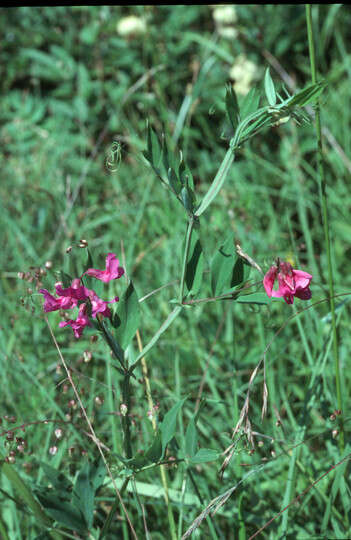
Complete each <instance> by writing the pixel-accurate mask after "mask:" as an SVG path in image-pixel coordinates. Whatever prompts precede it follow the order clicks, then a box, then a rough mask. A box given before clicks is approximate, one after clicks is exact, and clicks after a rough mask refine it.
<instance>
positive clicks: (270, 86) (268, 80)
mask: <svg viewBox="0 0 351 540" xmlns="http://www.w3.org/2000/svg"><path fill="white" fill-rule="evenodd" d="M264 90H265V92H266V97H267V101H268V103H269V104H270V105H271V107H274V105H275V104H276V103H277V96H276V93H275V88H274V83H273V80H272V77H271V74H270V72H269V68H267V69H266V74H265V76H264Z"/></svg>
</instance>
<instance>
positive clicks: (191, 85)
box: [0, 4, 351, 540]
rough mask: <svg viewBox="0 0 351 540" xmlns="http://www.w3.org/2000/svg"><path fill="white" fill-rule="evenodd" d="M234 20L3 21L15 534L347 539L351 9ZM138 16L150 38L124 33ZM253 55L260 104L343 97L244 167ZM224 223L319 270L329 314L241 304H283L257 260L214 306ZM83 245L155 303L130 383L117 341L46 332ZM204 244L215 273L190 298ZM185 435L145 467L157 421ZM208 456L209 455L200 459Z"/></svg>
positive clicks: (4, 476) (143, 308)
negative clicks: (289, 97) (180, 167)
mask: <svg viewBox="0 0 351 540" xmlns="http://www.w3.org/2000/svg"><path fill="white" fill-rule="evenodd" d="M233 13H234V12H233V11H229V12H227V14H226V15H225V19H224V20H220V18H219V15H220V13H219V15H218V11H217V12H216V11H215V10H214V8H213V7H209V6H195V5H193V6H186V8H184V6H129V7H111V6H93V7H80V6H77V7H47V8H43V7H39V8H26V7H21V8H7V9H4V8H3V9H2V17H1V18H0V25H1V29H2V34H3V36H4V40H3V47H2V50H1V52H0V55H1V60H2V61H1V65H2V77H1V83H0V84H1V88H2V107H1V110H0V116H1V130H0V137H1V142H2V144H1V151H0V163H1V171H2V177H3V178H2V182H1V185H0V190H1V198H0V205H1V213H0V219H1V224H2V265H1V285H0V286H1V305H2V313H3V317H2V323H1V332H0V340H1V360H0V362H1V388H2V392H1V407H0V417H1V422H2V423H1V448H0V452H1V456H0V460H1V465H0V467H1V484H0V505H1V506H0V507H1V511H0V536H1V537H4V538H5V539H6V538H10V539H11V540H17V539H22V538H30V539H31V538H33V539H34V538H38V539H39V538H48V537H50V538H51V537H52V538H57V539H58V538H77V537H78V538H91V539H93V538H94V539H98V538H99V539H102V538H108V539H110V538H111V539H112V538H124V539H127V538H135V537H136V538H152V539H153V540H154V539H156V540H157V539H163V538H182V537H183V538H185V537H186V536H187V535H189V536H190V534H191V535H192V537H194V538H196V537H199V538H239V539H240V540H243V539H244V538H247V539H249V538H253V537H254V536H255V535H257V536H259V535H260V536H261V537H262V538H278V537H279V538H285V537H286V538H310V537H321V538H324V537H327V538H347V537H349V536H350V530H349V522H348V514H349V510H350V502H349V501H350V496H349V481H348V469H349V465H348V460H349V456H350V446H349V436H348V434H349V407H348V400H347V396H348V393H349V388H350V377H349V374H348V370H347V359H348V351H349V348H350V344H351V343H350V337H349V332H348V323H347V321H348V315H349V313H350V308H349V305H348V300H349V292H350V290H351V279H350V274H349V272H348V271H347V270H348V266H349V263H348V260H349V255H350V248H349V247H348V246H349V238H350V232H351V226H350V220H349V210H350V205H351V198H350V182H349V178H350V172H351V137H350V130H349V123H350V113H349V109H350V107H349V106H348V104H349V99H350V93H349V87H350V73H351V70H350V67H351V64H350V52H349V40H348V33H349V30H348V29H349V25H350V22H351V11H350V8H349V7H348V6H346V5H339V4H335V5H312V6H308V7H307V13H306V10H305V6H303V5H301V6H299V5H274V6H273V5H264V6H261V5H247V6H245V5H238V6H235V14H236V15H235V16H234V15H233ZM130 15H133V16H136V17H137V18H138V19H139V24H140V20H142V21H143V24H142V29H141V30H140V28H141V27H139V29H137V27H136V29H135V30H134V32H132V33H129V34H123V31H121V26H120V24H121V23H123V19H124V18H125V17H127V16H130ZM216 17H217V18H216ZM124 23H125V21H124ZM122 29H123V26H122ZM308 31H309V39H308ZM121 32H122V33H121ZM228 36H229V37H228ZM230 36H231V37H230ZM312 43H313V44H314V52H313V48H312ZM242 55H244V56H245V57H247V58H248V59H249V60H250V61H251V62H253V63H254V65H255V66H256V67H255V70H254V75H253V78H252V79H251V80H249V82H248V85H249V86H248V87H247V89H248V90H249V88H250V87H251V88H252V87H253V86H255V85H256V88H257V95H259V96H261V101H260V104H258V106H259V107H265V106H267V101H266V96H265V91H264V88H265V73H267V71H266V70H267V68H270V75H271V79H272V81H273V83H274V86H275V88H276V90H277V91H278V92H279V93H280V94H281V95H282V97H283V99H285V94H284V89H283V85H284V86H285V88H286V89H287V90H288V91H289V92H290V93H291V94H294V93H296V92H298V90H299V89H302V88H305V87H306V86H308V85H309V84H311V82H312V83H315V82H317V81H325V82H326V83H327V86H326V87H325V88H324V90H323V92H322V93H321V94H320V96H319V105H318V107H317V109H316V108H315V104H316V100H314V101H313V102H311V103H308V104H307V106H306V107H305V106H304V107H303V108H301V112H302V113H303V114H304V115H306V116H308V117H309V118H310V122H301V121H300V122H299V123H296V122H294V120H293V119H291V118H290V120H289V121H287V122H278V120H281V117H277V118H276V121H275V122H274V123H275V125H274V126H270V127H267V128H265V129H262V130H261V131H260V132H259V133H258V134H257V135H256V134H255V136H252V137H251V136H250V137H249V138H247V139H246V140H245V141H244V142H241V144H240V145H239V147H238V148H236V147H235V152H234V153H233V152H232V150H233V149H234V143H233V146H232V147H231V146H230V140H233V135H234V131H235V129H233V128H235V126H233V122H234V123H235V111H234V112H233V110H232V111H231V112H232V116H231V118H229V117H228V101H227V104H226V95H227V96H228V93H227V94H226V83H237V82H238V81H234V80H233V79H231V75H230V74H231V70H232V68H233V65H234V64H235V63H236V62H237V61H238V58H240V57H241V58H242ZM310 57H311V58H312V64H311V61H310ZM245 69H246V72H245V71H244V73H243V75H242V79H244V78H245V77H246V76H247V73H248V72H249V69H250V66H249V64H246V67H245ZM311 72H312V79H311ZM267 80H268V79H266V91H267V84H268V85H269V83H267ZM234 88H236V89H238V86H237V85H236V84H234ZM239 89H240V87H239ZM237 99H238V106H239V108H240V109H241V114H242V117H244V116H245V115H244V113H243V110H245V107H246V108H247V109H248V108H249V106H248V101H247V100H246V102H245V96H244V95H242V94H240V92H239V91H238V93H237ZM230 103H231V104H232V105H233V102H230ZM313 108H314V111H313ZM319 112H320V118H321V123H320V125H319V126H318V121H319V120H318V118H319ZM271 114H272V113H271V112H269V113H267V115H268V116H267V123H269V122H270V121H271V118H272V117H271V116H270V115H271ZM229 116H230V115H229ZM314 118H316V121H317V131H316V130H315V126H314ZM300 120H301V118H300ZM147 121H148V123H149V125H150V126H152V128H153V130H154V131H153V132H152V133H154V134H157V136H158V137H159V140H160V141H161V134H164V135H165V140H167V144H168V147H169V152H170V155H172V156H175V157H174V159H177V160H178V161H179V158H180V153H179V150H181V152H182V157H183V161H184V162H185V164H186V167H187V170H188V171H190V172H191V175H192V178H193V184H191V182H190V189H191V191H194V192H195V193H196V204H197V207H196V208H197V211H196V210H195V211H194V212H193V210H194V208H191V201H190V202H189V197H190V199H191V191H186V190H185V191H184V192H183V193H182V194H181V193H178V195H179V196H178V200H177V197H175V196H174V194H173V193H171V192H170V190H168V189H167V187H166V189H165V183H164V182H160V181H159V178H158V176H157V175H155V173H154V171H153V170H152V167H150V164H149V163H148V160H147V159H145V155H143V152H144V153H145V151H147V139H148V131H147ZM300 124H301V125H300ZM318 145H319V148H320V147H321V145H323V160H321V157H320V153H318V152H316V148H317V147H318ZM116 149H118V153H115V154H113V152H116ZM226 152H227V157H226ZM234 158H235V159H234ZM223 160H224V161H223ZM221 164H222V167H221ZM322 165H323V169H322ZM214 179H215V182H214V183H213V184H212V187H211V183H212V181H213V180H214ZM320 185H321V186H322V189H321V190H320V189H319V186H320ZM324 188H325V189H324ZM320 194H322V198H321V197H320ZM325 194H326V195H327V197H324V195H325ZM184 205H185V209H186V211H184ZM187 205H188V206H187ZM189 205H190V206H189ZM321 208H322V213H321ZM191 216H193V218H192V217H191ZM326 217H327V218H328V219H327V220H326ZM198 221H199V223H200V227H198ZM187 231H188V234H187ZM229 232H230V233H232V236H233V239H234V241H235V244H239V245H240V246H241V249H242V251H243V252H244V253H246V254H247V255H248V256H249V258H250V259H253V260H254V261H255V262H256V263H257V265H259V266H260V267H261V268H262V270H263V272H264V273H265V272H266V271H267V270H268V268H269V267H270V266H271V265H272V264H273V263H274V260H275V259H276V257H280V258H281V259H282V260H288V261H290V262H291V263H292V264H293V266H294V267H296V268H301V269H303V270H305V271H307V272H310V273H311V274H313V280H312V284H311V289H312V299H311V300H310V301H308V302H307V303H305V302H302V301H300V300H298V299H296V300H295V302H294V305H293V306H291V305H288V304H286V303H285V302H284V301H283V300H282V299H280V300H277V301H270V302H269V304H260V303H257V302H258V299H259V300H260V301H262V299H263V298H265V301H267V302H268V299H267V297H266V296H265V295H264V294H261V296H258V297H257V298H256V303H251V304H248V303H240V299H244V301H245V297H244V296H243V295H244V294H247V293H249V292H254V291H255V290H257V293H263V292H264V290H263V287H262V275H261V274H260V272H259V271H258V270H257V269H255V268H254V267H251V272H250V275H249V278H248V279H249V280H250V281H248V282H246V278H245V281H243V282H242V283H241V284H240V287H241V286H242V285H244V286H246V285H247V284H250V285H252V284H253V283H257V285H256V288H254V289H253V288H251V289H249V290H245V289H244V290H243V291H241V295H240V296H238V297H235V298H230V299H226V300H221V301H215V302H214V301H213V302H212V301H211V302H207V301H206V302H196V300H197V299H199V298H201V299H203V298H212V297H213V296H215V295H214V294H213V287H214V288H216V283H217V281H216V279H217V278H216V276H215V277H213V275H214V273H213V271H212V274H211V268H212V270H213V268H216V267H215V266H212V265H213V264H214V263H213V261H214V255H215V254H216V253H217V252H218V250H219V248H220V247H221V246H222V245H223V244H224V243H225V240H226V238H227V235H228V233H229ZM81 239H86V240H87V242H88V247H89V251H90V253H91V254H92V256H93V261H94V267H95V268H100V267H101V268H102V266H103V261H104V257H105V255H106V254H107V253H108V252H115V253H117V254H118V256H119V258H120V261H121V264H122V265H123V266H124V268H125V269H126V274H127V276H128V277H129V278H131V279H132V282H133V286H134V289H135V294H136V295H137V297H138V299H139V303H138V304H139V306H140V319H138V331H137V332H136V333H135V337H133V339H132V341H131V343H130V344H129V346H128V350H127V353H126V356H125V358H124V359H127V362H128V366H127V367H128V369H129V368H130V366H132V369H131V371H130V373H129V375H130V377H129V379H128V384H127V383H126V379H125V372H124V373H123V369H122V372H121V371H119V370H118V369H116V366H117V367H119V368H121V365H120V364H118V363H117V362H118V360H116V361H115V362H114V360H113V357H111V355H110V352H109V348H108V346H107V344H106V341H104V336H103V334H101V332H100V333H99V332H94V331H93V330H91V331H89V330H88V331H86V332H85V333H84V334H83V336H82V338H81V339H79V340H76V339H75V338H74V337H73V334H71V332H70V330H69V329H67V328H62V329H60V328H59V327H58V323H59V321H60V317H59V316H58V313H57V312H55V313H49V314H48V321H49V327H50V328H51V329H52V332H53V336H54V339H53V337H52V335H51V332H50V330H49V327H48V326H47V324H46V322H45V315H44V314H43V311H42V304H43V301H42V295H41V294H39V292H38V289H39V288H40V287H44V288H47V289H48V290H50V291H53V290H54V283H55V282H57V281H58V279H59V278H60V274H59V272H60V271H64V272H65V273H67V274H70V275H71V276H73V277H74V276H77V275H80V274H81V273H82V271H83V270H84V269H85V268H86V264H87V250H86V248H85V247H79V244H81ZM196 240H199V242H200V243H201V245H202V250H203V253H202V262H201V264H203V276H202V283H201V289H199V294H198V295H197V296H196V295H194V296H189V295H188V293H189V286H188V285H189V274H187V268H189V267H188V266H187V264H188V262H189V257H190V258H191V257H192V256H193V255H194V253H195V252H194V245H195V242H196ZM83 244H84V243H83ZM83 244H81V245H83ZM232 245H233V248H232V249H233V252H232V254H233V253H234V252H235V251H234V250H235V247H234V243H233V244H232ZM69 247H72V249H71V250H68V251H69V252H68V253H67V252H66V250H67V248H69ZM246 262H247V260H246ZM40 269H41V270H40ZM331 270H332V277H331ZM19 272H20V273H21V274H20V277H21V278H22V279H20V278H19V277H18V273H19ZM328 275H329V276H330V278H328ZM196 279H197V280H199V274H197V276H196ZM211 280H212V281H211ZM198 283H199V281H197V282H196V283H195V285H197V284H198ZM195 285H194V282H193V285H192V286H193V287H195ZM126 287H127V282H126V281H125V279H124V278H122V279H120V280H118V281H117V282H111V283H110V284H109V285H107V286H106V288H104V289H101V294H102V290H103V291H104V293H103V294H104V297H105V296H106V298H109V299H110V298H113V297H114V296H115V295H117V294H118V296H120V297H121V298H122V296H123V292H124V291H125V290H126ZM219 294H220V293H219ZM246 300H247V299H246ZM182 304H186V305H182ZM161 325H163V326H161ZM160 327H161V329H160ZM113 331H114V330H113ZM116 332H117V335H118V329H117V330H116ZM94 334H96V335H98V336H99V337H98V339H97V340H96V341H95V339H92V336H93V335H94ZM114 335H115V334H114ZM135 362H136V364H135V367H133V364H134V363H135ZM260 362H261V364H260V369H258V370H257V372H256V371H254V370H255V367H256V366H257V365H258V363H260ZM65 366H66V368H67V369H66V368H65ZM248 397H249V400H248V401H246V400H247V398H248ZM342 398H343V399H342ZM246 403H248V409H247V411H244V412H245V416H243V417H242V418H243V419H244V420H246V421H247V423H246V424H245V423H243V424H242V425H241V426H240V429H239V430H238V431H237V433H236V434H235V437H234V438H233V432H234V429H235V427H236V426H237V424H238V421H239V420H240V418H241V414H242V412H243V407H244V406H245V404H246ZM126 404H127V414H125V409H124V408H123V407H121V405H126ZM263 404H264V405H265V406H266V408H267V410H266V414H265V415H264V416H263V417H262V405H263ZM339 409H341V415H340V414H339ZM246 412H247V414H246ZM341 417H342V423H339V419H340V418H341ZM173 424H174V425H175V427H174V429H175V431H174V436H172V437H171V438H170V440H169V441H168V442H167V448H166V450H165V452H164V455H162V459H158V460H157V459H155V461H156V464H155V463H153V462H152V460H151V461H150V462H149V463H148V464H147V465H145V462H144V464H143V465H140V466H138V463H139V464H142V463H143V457H142V456H143V455H145V453H147V452H148V449H150V446H151V445H152V444H153V443H155V440H156V439H157V436H156V437H155V433H157V428H158V427H159V426H163V428H162V429H163V431H162V434H161V435H162V437H163V441H165V440H167V436H168V435H169V436H170V435H173V432H172V429H173V428H172V426H173ZM123 434H124V436H123ZM126 434H127V439H126ZM16 437H17V440H16ZM22 439H24V440H23V441H22ZM156 443H157V441H156ZM156 443H155V445H156ZM155 448H156V446H155V447H154V452H155V454H154V455H157V451H156V450H155ZM199 449H200V450H201V452H203V453H202V454H200V457H202V459H200V458H199V456H198V458H197V459H194V458H193V459H191V458H190V457H189V456H191V455H193V456H194V455H196V452H198V451H199ZM206 452H207V453H206ZM158 458H160V455H158ZM128 459H129V461H128ZM137 459H139V462H138V461H137ZM133 460H134V461H133ZM106 465H107V467H106ZM87 524H88V527H87Z"/></svg>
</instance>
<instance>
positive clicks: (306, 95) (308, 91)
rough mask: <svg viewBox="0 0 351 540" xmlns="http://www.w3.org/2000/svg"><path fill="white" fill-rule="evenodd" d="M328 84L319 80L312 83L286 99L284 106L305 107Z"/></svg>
mask: <svg viewBox="0 0 351 540" xmlns="http://www.w3.org/2000/svg"><path fill="white" fill-rule="evenodd" d="M326 86H327V83H326V82H325V81H319V82H318V83H316V84H311V85H309V86H307V87H306V88H304V89H303V90H301V91H300V92H297V93H296V94H295V95H294V96H292V97H291V98H290V99H288V100H287V101H285V102H284V106H287V107H292V106H296V105H298V106H299V107H304V106H305V105H308V103H310V102H311V101H313V100H316V99H317V98H318V97H319V96H320V95H321V93H322V92H323V90H324V89H325V87H326Z"/></svg>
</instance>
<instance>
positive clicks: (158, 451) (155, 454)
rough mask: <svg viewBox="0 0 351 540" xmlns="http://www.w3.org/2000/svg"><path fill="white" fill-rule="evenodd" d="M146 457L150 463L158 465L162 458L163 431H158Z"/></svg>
mask: <svg viewBox="0 0 351 540" xmlns="http://www.w3.org/2000/svg"><path fill="white" fill-rule="evenodd" d="M145 457H146V459H147V461H148V462H149V463H157V462H158V461H160V459H161V457H162V441H161V431H160V430H158V431H157V433H156V435H155V438H154V440H153V442H152V444H151V446H150V447H149V448H148V450H146V452H145Z"/></svg>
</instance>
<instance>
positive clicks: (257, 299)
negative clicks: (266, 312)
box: [237, 292, 272, 306]
mask: <svg viewBox="0 0 351 540" xmlns="http://www.w3.org/2000/svg"><path fill="white" fill-rule="evenodd" d="M237 302H239V304H258V305H261V306H263V305H264V306H269V305H270V304H271V303H272V299H271V298H269V297H268V296H267V295H266V293H263V292H262V293H253V294H242V295H241V296H240V297H239V298H238V300H237Z"/></svg>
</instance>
